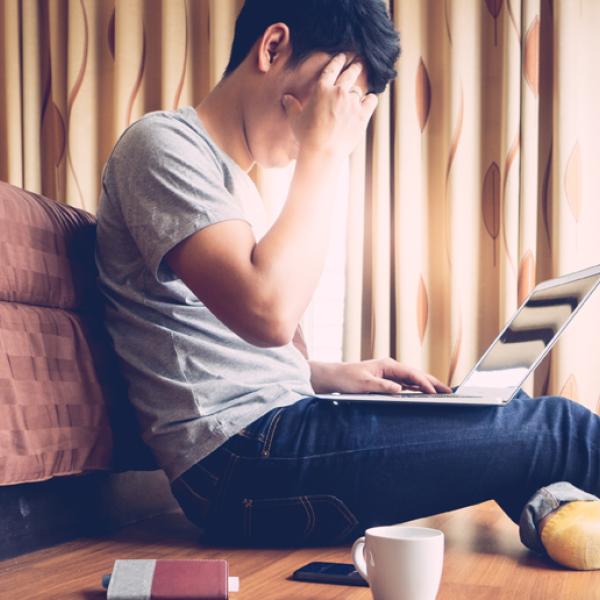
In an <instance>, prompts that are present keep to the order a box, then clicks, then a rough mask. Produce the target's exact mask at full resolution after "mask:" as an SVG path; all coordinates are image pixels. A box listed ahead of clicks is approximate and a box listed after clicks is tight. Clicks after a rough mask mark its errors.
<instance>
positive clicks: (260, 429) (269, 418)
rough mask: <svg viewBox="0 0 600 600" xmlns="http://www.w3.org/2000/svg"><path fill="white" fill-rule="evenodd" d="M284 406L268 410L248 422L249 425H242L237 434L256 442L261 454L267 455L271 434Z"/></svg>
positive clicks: (271, 440) (269, 448)
mask: <svg viewBox="0 0 600 600" xmlns="http://www.w3.org/2000/svg"><path fill="white" fill-rule="evenodd" d="M284 408H285V407H281V408H274V409H273V410H270V411H269V412H268V413H266V414H264V415H263V416H262V417H259V418H258V419H256V421H253V422H252V423H250V425H247V426H246V427H244V428H243V429H242V430H241V431H240V432H238V434H237V435H238V436H240V437H243V438H247V439H250V440H253V441H256V442H258V443H259V447H260V448H259V452H260V454H261V456H269V453H270V451H271V443H272V442H273V436H274V434H275V430H276V428H277V424H278V423H279V420H280V419H281V417H282V412H283V411H284Z"/></svg>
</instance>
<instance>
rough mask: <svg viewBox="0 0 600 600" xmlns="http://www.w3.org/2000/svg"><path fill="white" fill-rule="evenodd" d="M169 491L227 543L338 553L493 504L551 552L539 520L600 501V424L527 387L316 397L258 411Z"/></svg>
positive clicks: (532, 542)
mask: <svg viewBox="0 0 600 600" xmlns="http://www.w3.org/2000/svg"><path fill="white" fill-rule="evenodd" d="M556 482H563V483H560V484H556ZM569 482H570V484H572V485H569ZM551 484H553V485H551ZM573 486H576V487H573ZM541 488H543V489H541ZM171 489H172V491H173V494H174V495H175V497H176V498H177V500H178V502H179V504H180V505H181V507H182V509H183V510H184V513H185V514H186V516H187V517H188V518H189V519H190V520H191V521H192V522H194V523H196V524H197V525H198V526H199V527H201V528H202V529H204V530H205V533H206V535H207V538H208V539H209V540H210V541H212V542H214V543H219V544H234V545H252V546H262V545H269V546H302V545H321V544H327V545H333V544H341V543H347V542H349V541H351V540H353V539H354V538H356V537H358V536H359V535H361V534H362V533H363V531H364V530H365V529H366V528H368V527H372V526H374V525H381V524H390V523H400V522H403V521H409V520H412V519H416V518H420V517H425V516H429V515H433V514H437V513H441V512H445V511H449V510H454V509H457V508H461V507H464V506H470V505H473V504H477V503H479V502H483V501H485V500H490V499H493V500H495V501H496V502H497V503H498V504H499V505H500V507H501V508H502V510H503V511H504V512H505V513H506V514H507V515H508V516H509V517H510V518H511V519H512V520H513V521H514V522H515V523H517V524H519V525H520V534H521V540H522V541H523V543H524V544H526V545H527V546H528V547H529V548H531V549H533V550H536V551H538V552H542V553H543V552H544V550H543V547H542V546H541V544H540V542H539V538H538V535H537V524H538V522H539V520H540V519H541V518H543V517H544V516H545V515H546V514H548V513H549V512H550V511H551V510H553V509H554V508H556V507H557V506H559V505H560V503H562V502H564V501H567V500H573V499H588V500H591V499H596V496H597V495H599V494H600V417H599V416H598V415H596V414H594V413H593V412H591V411H590V410H588V409H587V408H585V407H584V406H582V405H580V404H577V403H575V402H573V401H571V400H568V399H566V398H562V397H559V396H543V397H539V398H531V397H530V396H528V395H527V394H526V393H525V392H524V391H523V390H519V393H518V394H517V396H516V397H515V398H514V399H513V400H512V402H510V403H509V404H508V405H507V406H503V407H496V406H488V407H482V406H456V405H454V406H447V407H444V406H439V405H435V406H434V405H429V406H428V405H409V404H407V405H401V406H399V405H381V404H344V403H339V404H334V403H331V402H327V401H322V400H318V399H316V398H312V397H308V398H303V399H301V400H300V401H298V402H297V403H296V404H293V405H291V406H288V407H284V408H276V409H274V410H272V411H270V412H268V413H267V414H265V415H264V416H262V417H261V418H260V419H258V420H257V421H255V422H254V423H252V424H251V425H250V426H248V427H246V428H245V429H244V430H242V431H241V432H239V434H238V435H235V436H234V437H232V438H230V439H229V440H228V441H227V442H226V443H225V444H223V445H222V446H221V447H220V448H218V449H217V450H216V451H214V452H213V453H212V454H210V455H209V456H208V457H206V458H205V459H203V460H202V461H200V462H198V463H196V464H195V465H194V466H193V467H191V468H190V469H189V470H187V471H186V472H185V473H184V474H183V475H182V476H181V477H179V478H178V479H176V480H175V481H173V482H172V484H171ZM586 492H588V493H586Z"/></svg>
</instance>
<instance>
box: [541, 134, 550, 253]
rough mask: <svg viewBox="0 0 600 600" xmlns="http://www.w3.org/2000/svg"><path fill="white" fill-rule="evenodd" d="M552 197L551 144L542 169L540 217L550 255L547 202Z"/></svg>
mask: <svg viewBox="0 0 600 600" xmlns="http://www.w3.org/2000/svg"><path fill="white" fill-rule="evenodd" d="M551 198H552V144H550V150H549V152H548V160H547V161H546V169H545V170H544V181H543V184H542V217H543V219H544V231H545V232H546V239H547V241H548V254H549V255H550V256H552V236H551V226H550V214H549V213H550V210H549V208H548V207H549V203H550V199H551Z"/></svg>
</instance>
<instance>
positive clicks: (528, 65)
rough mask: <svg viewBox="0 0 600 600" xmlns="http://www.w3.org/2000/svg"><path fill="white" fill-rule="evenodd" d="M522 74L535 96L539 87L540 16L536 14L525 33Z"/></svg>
mask: <svg viewBox="0 0 600 600" xmlns="http://www.w3.org/2000/svg"><path fill="white" fill-rule="evenodd" d="M523 52H524V58H523V74H524V76H525V81H526V82H527V85H528V86H529V88H530V89H531V91H532V92H533V95H534V96H535V97H536V98H537V97H538V95H539V87H540V18H539V17H538V16H537V15H536V17H535V19H534V20H533V21H532V23H531V24H530V25H529V29H528V30H527V34H526V35H525V48H524V49H523Z"/></svg>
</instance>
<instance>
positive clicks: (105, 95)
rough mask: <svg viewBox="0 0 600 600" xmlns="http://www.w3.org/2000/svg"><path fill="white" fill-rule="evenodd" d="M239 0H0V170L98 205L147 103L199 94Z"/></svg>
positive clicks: (217, 71)
mask: <svg viewBox="0 0 600 600" xmlns="http://www.w3.org/2000/svg"><path fill="white" fill-rule="evenodd" d="M242 4H243V2H242V0H239V1H237V0H226V1H223V0H189V1H186V0H126V1H121V2H118V1H116V0H52V1H49V0H2V2H0V149H1V154H0V179H2V180H4V181H8V182H9V183H12V184H14V185H19V186H22V187H24V188H26V189H28V190H30V191H34V192H39V193H43V194H44V195H46V196H49V197H51V198H54V199H56V200H61V201H64V202H67V203H69V204H72V205H74V206H77V207H80V208H84V209H86V210H89V211H91V212H93V211H94V209H95V207H96V202H97V199H98V196H99V182H100V172H101V169H102V165H103V164H104V162H105V161H106V158H107V157H108V154H109V153H110V151H111V149H112V147H113V145H114V143H115V142H116V140H117V138H118V136H119V135H120V134H121V133H122V131H123V130H124V129H125V128H126V127H127V126H128V125H129V124H130V123H132V122H133V121H135V120H136V119H138V118H139V117H140V116H142V115H143V114H144V113H146V112H149V111H152V110H160V109H174V108H178V107H179V106H183V105H195V104H197V103H199V102H200V101H201V100H202V98H203V97H204V96H205V95H206V94H207V93H208V91H209V90H210V89H211V88H212V87H213V86H214V85H215V84H216V83H217V81H218V80H219V79H220V77H221V74H222V72H223V70H224V68H225V66H226V64H227V60H228V58H229V49H230V46H231V39H232V35H233V26H234V23H235V18H236V16H237V13H238V12H239V8H240V7H241V5H242Z"/></svg>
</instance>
